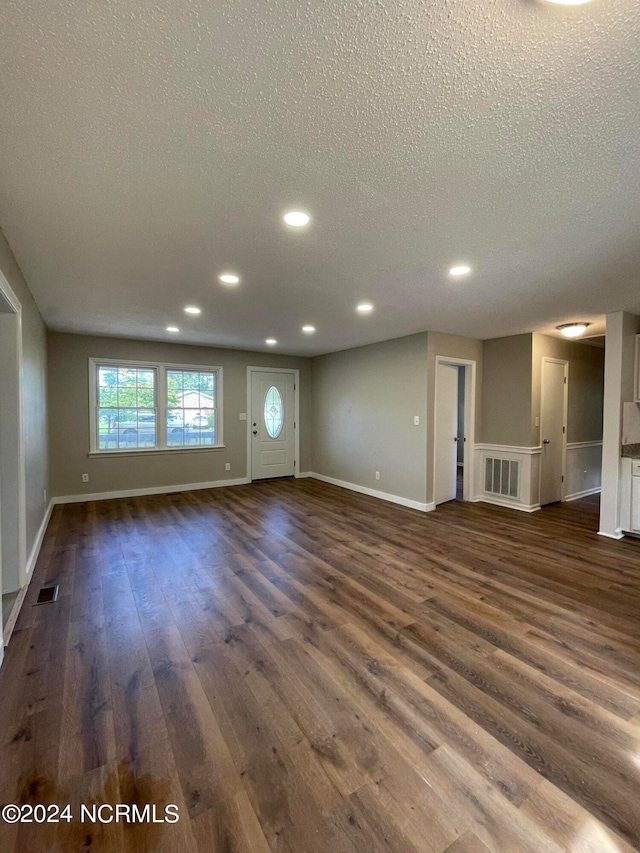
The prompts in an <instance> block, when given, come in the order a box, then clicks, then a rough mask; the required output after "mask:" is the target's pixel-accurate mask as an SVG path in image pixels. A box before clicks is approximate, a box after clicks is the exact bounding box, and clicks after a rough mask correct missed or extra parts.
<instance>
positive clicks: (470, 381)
mask: <svg viewBox="0 0 640 853" xmlns="http://www.w3.org/2000/svg"><path fill="white" fill-rule="evenodd" d="M439 364H455V365H457V366H458V367H464V368H465V383H464V462H463V467H464V478H463V490H462V499H463V500H465V501H472V500H473V499H474V482H475V481H474V448H475V432H476V362H475V361H472V360H471V359H466V358H453V357H451V356H448V355H436V358H435V374H434V403H433V418H432V419H431V423H432V424H433V459H432V462H433V466H432V469H431V474H430V475H428V476H430V478H431V481H432V491H431V493H432V495H435V486H436V484H435V470H436V454H437V452H438V448H437V436H436V433H435V425H436V409H437V406H438V365H439Z"/></svg>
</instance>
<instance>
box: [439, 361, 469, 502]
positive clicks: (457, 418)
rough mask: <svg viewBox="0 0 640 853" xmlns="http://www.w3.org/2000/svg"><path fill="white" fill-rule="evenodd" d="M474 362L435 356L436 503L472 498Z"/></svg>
mask: <svg viewBox="0 0 640 853" xmlns="http://www.w3.org/2000/svg"><path fill="white" fill-rule="evenodd" d="M475 371H476V363H475V361H466V360H464V359H457V358H448V357H446V356H436V381H435V403H434V465H433V470H434V503H435V504H436V506H437V505H438V504H441V503H446V502H447V501H452V500H464V501H470V500H472V498H473V446H474V440H475V436H474V432H475Z"/></svg>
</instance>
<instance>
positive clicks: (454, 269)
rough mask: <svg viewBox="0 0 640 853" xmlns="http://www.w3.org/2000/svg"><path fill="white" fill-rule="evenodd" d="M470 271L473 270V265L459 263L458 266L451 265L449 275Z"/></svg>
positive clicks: (464, 273)
mask: <svg viewBox="0 0 640 853" xmlns="http://www.w3.org/2000/svg"><path fill="white" fill-rule="evenodd" d="M468 272H471V267H468V266H467V265H466V264H459V265H458V266H455V267H451V269H450V270H449V275H466V274H467V273H468Z"/></svg>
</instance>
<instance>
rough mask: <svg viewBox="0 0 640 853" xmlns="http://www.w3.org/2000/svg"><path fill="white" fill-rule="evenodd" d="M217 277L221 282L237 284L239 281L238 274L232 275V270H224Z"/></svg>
mask: <svg viewBox="0 0 640 853" xmlns="http://www.w3.org/2000/svg"><path fill="white" fill-rule="evenodd" d="M218 278H219V279H220V281H221V282H222V283H223V284H238V282H239V281H240V278H239V276H237V275H234V274H233V273H232V272H224V273H222V275H219V276H218Z"/></svg>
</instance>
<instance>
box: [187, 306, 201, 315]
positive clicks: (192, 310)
mask: <svg viewBox="0 0 640 853" xmlns="http://www.w3.org/2000/svg"><path fill="white" fill-rule="evenodd" d="M184 310H185V312H186V313H187V314H201V313H202V312H201V311H200V309H199V308H196V306H195V305H187V307H186V308H185V309H184Z"/></svg>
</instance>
